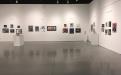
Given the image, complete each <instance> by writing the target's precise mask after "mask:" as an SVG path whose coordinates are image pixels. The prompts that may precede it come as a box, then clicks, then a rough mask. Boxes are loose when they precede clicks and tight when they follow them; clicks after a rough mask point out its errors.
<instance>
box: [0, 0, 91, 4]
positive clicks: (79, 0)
mask: <svg viewBox="0 0 121 75" xmlns="http://www.w3.org/2000/svg"><path fill="white" fill-rule="evenodd" d="M91 1H92V0H0V4H89V3H90V2H91Z"/></svg>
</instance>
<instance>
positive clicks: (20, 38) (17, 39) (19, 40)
mask: <svg viewBox="0 0 121 75" xmlns="http://www.w3.org/2000/svg"><path fill="white" fill-rule="evenodd" d="M13 42H14V46H23V45H24V36H23V35H19V36H17V35H14V41H13Z"/></svg>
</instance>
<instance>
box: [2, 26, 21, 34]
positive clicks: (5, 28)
mask: <svg viewBox="0 0 121 75" xmlns="http://www.w3.org/2000/svg"><path fill="white" fill-rule="evenodd" d="M18 29H19V30H20V33H21V34H22V29H21V27H20V25H18V26H17V27H16V28H14V25H13V24H10V27H8V25H3V28H2V33H16V32H17V31H18Z"/></svg>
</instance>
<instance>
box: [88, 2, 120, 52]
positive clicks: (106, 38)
mask: <svg viewBox="0 0 121 75" xmlns="http://www.w3.org/2000/svg"><path fill="white" fill-rule="evenodd" d="M90 7H93V8H90V9H91V10H90V12H91V13H90V15H91V16H90V21H91V22H97V24H96V27H97V28H96V30H99V45H100V46H102V47H105V48H108V49H110V50H112V51H115V52H117V53H121V46H120V43H121V39H120V38H121V17H120V13H121V9H120V7H121V0H94V1H93V2H92V3H91V4H90ZM92 15H96V16H92ZM95 18H96V20H95ZM109 22H111V27H109V26H106V23H107V24H109ZM115 23H116V24H117V27H116V31H114V30H113V24H115ZM102 24H104V26H105V27H104V32H102ZM90 25H91V23H90ZM109 29H110V30H111V32H110V33H107V34H106V31H105V30H109ZM91 42H93V40H91Z"/></svg>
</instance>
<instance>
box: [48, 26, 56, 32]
mask: <svg viewBox="0 0 121 75" xmlns="http://www.w3.org/2000/svg"><path fill="white" fill-rule="evenodd" d="M56 30H57V29H56V26H47V31H56Z"/></svg>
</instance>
